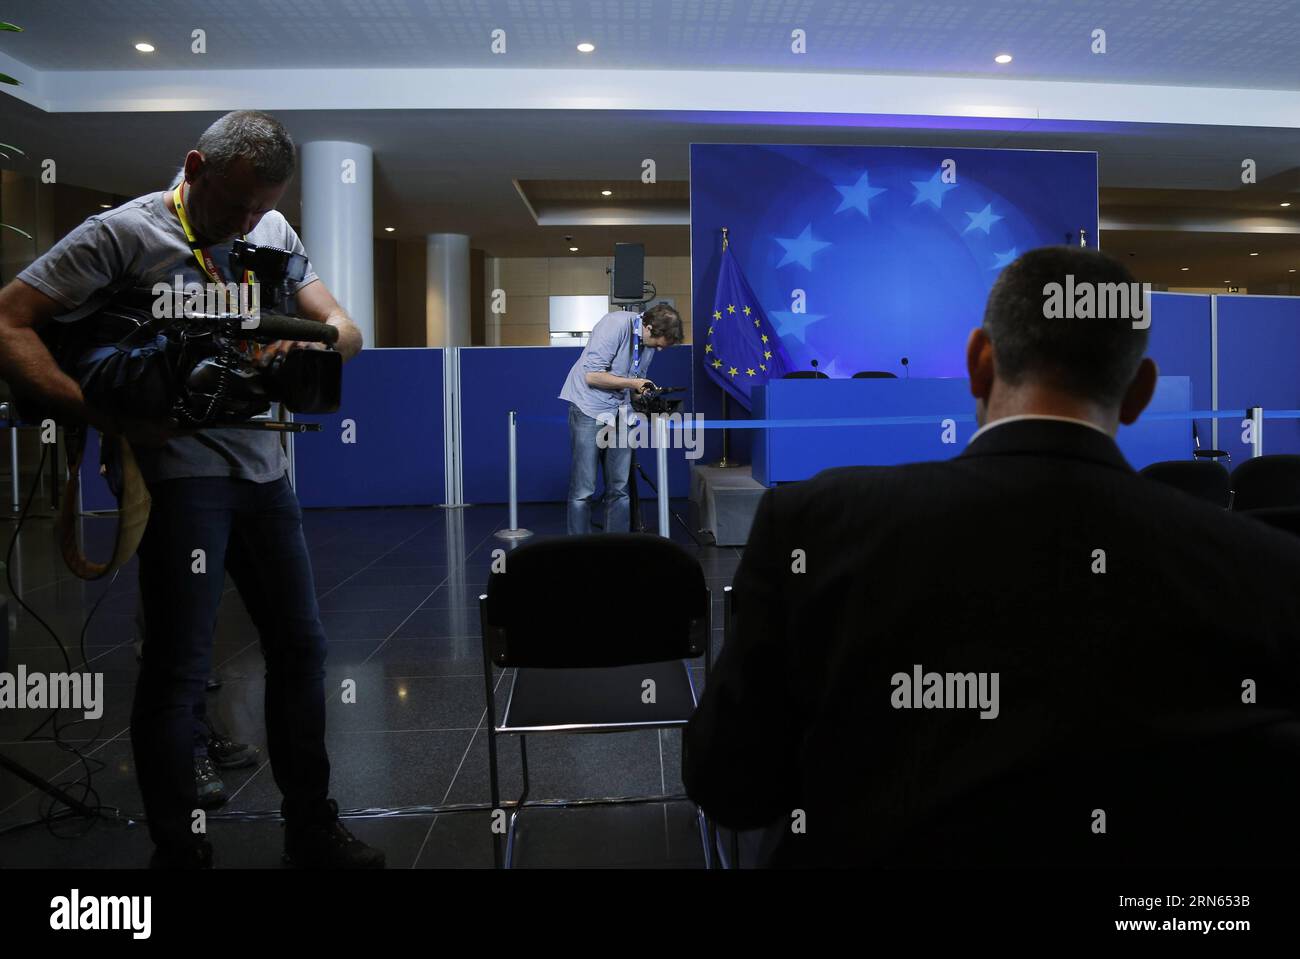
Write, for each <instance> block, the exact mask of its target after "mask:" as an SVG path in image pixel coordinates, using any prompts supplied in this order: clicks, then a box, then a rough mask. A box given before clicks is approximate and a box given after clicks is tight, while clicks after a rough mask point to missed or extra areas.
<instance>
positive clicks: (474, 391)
mask: <svg viewBox="0 0 1300 959" xmlns="http://www.w3.org/2000/svg"><path fill="white" fill-rule="evenodd" d="M581 353H582V350H581V349H579V348H578V347H566V346H517V347H474V348H472V349H464V350H461V352H460V383H461V404H460V408H461V434H462V436H463V437H464V443H465V449H464V455H463V457H462V462H463V469H464V474H463V475H464V493H465V502H467V503H504V502H507V501H508V499H509V491H508V487H507V472H508V468H509V448H508V446H507V430H506V422H507V414H508V413H509V412H510V410H516V411H518V413H519V416H520V421H519V440H518V443H519V446H518V453H519V472H518V489H519V500H520V502H563V501H564V500H565V499H566V498H567V497H568V489H569V458H570V456H569V428H568V425H567V420H566V417H567V416H568V414H569V404H568V403H566V402H565V401H564V400H561V399H560V398H559V394H560V390H561V388H563V386H564V379H565V377H566V376H568V374H569V369H570V367H572V366H573V364H574V363H575V362H576V361H577V359H578V357H579V356H580V355H581ZM690 361H691V348H690V347H689V346H675V347H671V348H669V349H667V350H663V351H661V352H660V353H659V354H658V355H657V356H656V357H655V358H654V361H653V363H652V364H651V367H650V377H651V379H653V380H654V381H655V382H656V383H657V384H659V385H660V386H685V387H687V388H688V392H687V393H685V394H681V395H684V396H685V397H686V398H687V402H686V408H687V409H690V407H691V403H690V395H691V394H690V392H689V387H690ZM530 416H533V417H536V416H540V417H554V418H558V419H559V420H560V422H554V423H552V422H538V421H536V420H530V419H529V417H530ZM639 459H640V460H641V461H642V462H643V463H644V464H645V469H646V472H647V473H648V474H649V475H650V476H651V478H652V479H653V478H654V475H655V469H654V454H653V451H650V450H646V451H642V452H641V453H640V454H639ZM668 459H669V477H670V493H671V495H673V496H685V495H687V493H688V492H689V489H690V487H689V482H690V476H689V472H688V469H687V462H686V459H685V455H684V451H683V450H681V449H670V450H669V455H668ZM641 490H642V493H643V494H644V495H646V496H649V495H650V490H649V488H648V487H646V486H645V485H644V484H642V486H641Z"/></svg>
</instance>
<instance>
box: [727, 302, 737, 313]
mask: <svg viewBox="0 0 1300 959" xmlns="http://www.w3.org/2000/svg"><path fill="white" fill-rule="evenodd" d="M727 312H728V313H735V312H736V308H735V306H733V305H732V304H730V303H728V304H727Z"/></svg>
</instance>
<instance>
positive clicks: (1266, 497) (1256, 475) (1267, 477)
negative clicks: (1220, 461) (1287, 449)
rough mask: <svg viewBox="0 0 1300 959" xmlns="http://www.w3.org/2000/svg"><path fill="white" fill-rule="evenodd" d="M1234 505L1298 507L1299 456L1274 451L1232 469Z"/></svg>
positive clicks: (1241, 508)
mask: <svg viewBox="0 0 1300 959" xmlns="http://www.w3.org/2000/svg"><path fill="white" fill-rule="evenodd" d="M1232 492H1233V508H1234V509H1239V510H1248V509H1273V508H1277V507H1296V506H1300V456H1297V455H1295V454H1292V453H1285V454H1279V453H1275V454H1272V455H1270V456H1256V457H1253V458H1251V459H1248V460H1246V461H1244V462H1243V463H1242V464H1241V465H1240V466H1238V467H1237V468H1236V469H1235V470H1233V471H1232Z"/></svg>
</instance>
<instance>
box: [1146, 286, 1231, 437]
mask: <svg viewBox="0 0 1300 959" xmlns="http://www.w3.org/2000/svg"><path fill="white" fill-rule="evenodd" d="M1150 337H1151V339H1150V343H1149V344H1148V346H1147V355H1148V356H1150V357H1151V358H1152V359H1154V360H1155V361H1156V365H1157V366H1158V367H1160V375H1161V376H1186V377H1190V378H1191V381H1192V387H1191V388H1192V400H1191V402H1192V405H1191V406H1190V407H1189V409H1194V410H1208V409H1212V408H1213V405H1212V404H1213V400H1214V396H1213V389H1212V382H1211V355H1210V349H1211V336H1210V298H1209V297H1208V296H1205V295H1202V294H1194V293H1152V294H1151V329H1150ZM1219 428H1220V429H1223V426H1222V421H1221V422H1220V427H1219ZM1183 430H1184V433H1183V435H1184V436H1185V437H1186V444H1185V445H1186V449H1185V450H1184V451H1183V452H1182V453H1180V454H1179V456H1178V457H1177V458H1179V459H1181V458H1183V457H1185V456H1190V455H1191V449H1192V447H1193V445H1194V443H1193V440H1192V427H1191V424H1184V427H1183ZM1196 430H1197V435H1198V436H1199V437H1200V440H1201V446H1203V447H1206V448H1207V449H1208V448H1209V447H1210V446H1212V445H1213V444H1212V443H1211V438H1212V436H1213V433H1214V430H1213V424H1212V421H1211V420H1197V421H1196Z"/></svg>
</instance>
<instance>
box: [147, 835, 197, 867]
mask: <svg viewBox="0 0 1300 959" xmlns="http://www.w3.org/2000/svg"><path fill="white" fill-rule="evenodd" d="M149 868H150V869H211V868H212V843H210V842H208V841H207V840H206V839H200V840H199V841H198V842H196V843H193V844H190V845H185V846H180V847H177V848H170V847H169V848H164V847H162V846H157V847H155V849H154V851H153V855H152V856H150V857H149Z"/></svg>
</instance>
